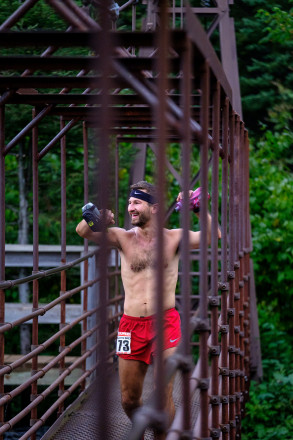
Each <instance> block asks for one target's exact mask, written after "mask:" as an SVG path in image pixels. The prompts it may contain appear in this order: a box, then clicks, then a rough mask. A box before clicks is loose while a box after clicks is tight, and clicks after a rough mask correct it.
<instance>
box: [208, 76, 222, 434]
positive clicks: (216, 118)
mask: <svg viewBox="0 0 293 440" xmlns="http://www.w3.org/2000/svg"><path fill="white" fill-rule="evenodd" d="M220 96H221V89H220V83H219V81H217V82H216V84H215V86H214V90H213V141H214V142H213V159H212V232H211V233H212V237H211V238H212V240H211V252H212V255H211V272H212V277H211V287H212V292H211V294H212V298H211V303H210V304H211V344H212V347H211V356H212V359H211V369H212V371H211V393H212V398H211V402H212V428H214V429H215V430H217V429H219V399H218V395H219V371H218V368H219V355H220V346H219V342H218V307H219V302H218V299H219V297H218V210H219V142H220Z"/></svg>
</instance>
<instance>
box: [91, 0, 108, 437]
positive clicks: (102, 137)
mask: <svg viewBox="0 0 293 440" xmlns="http://www.w3.org/2000/svg"><path fill="white" fill-rule="evenodd" d="M109 6H110V2H109V1H108V0H107V1H104V2H102V3H101V5H100V10H99V12H100V24H101V38H100V40H99V41H98V42H97V51H98V55H99V58H100V60H102V62H101V63H100V64H99V66H97V67H98V69H99V70H100V72H101V76H100V89H101V107H100V114H99V119H98V121H97V128H98V139H97V142H98V145H96V153H97V154H96V170H98V175H97V176H96V179H95V185H97V187H96V188H97V190H98V195H99V203H100V206H101V208H102V209H103V211H102V218H101V229H102V234H101V241H100V252H99V256H98V270H99V273H100V286H99V292H100V295H99V309H98V312H97V323H98V325H99V327H98V333H97V341H98V348H97V355H98V366H97V371H96V380H97V390H98V391H97V409H98V411H97V420H98V427H99V429H100V430H101V432H102V433H103V437H104V439H105V440H107V439H108V438H109V429H108V426H109V415H108V412H107V398H108V395H109V385H110V384H109V377H108V373H107V354H108V347H107V344H106V341H107V335H108V331H107V328H108V321H107V302H108V278H107V274H108V249H107V248H108V239H107V224H106V208H107V207H108V200H109V183H110V180H109V169H110V167H109V164H110V158H109V149H110V139H109V135H110V126H111V112H110V106H109V104H110V101H109V93H110V88H111V87H110V85H111V84H110V71H111V65H110V64H111V58H110V57H111V54H112V49H111V39H110V37H109V31H110V29H111V23H110V19H109ZM97 293H98V286H96V292H95V294H97Z"/></svg>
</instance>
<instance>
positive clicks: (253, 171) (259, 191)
mask: <svg viewBox="0 0 293 440" xmlns="http://www.w3.org/2000/svg"><path fill="white" fill-rule="evenodd" d="M264 129H265V127H264ZM292 140H293V136H292V133H291V132H289V131H288V130H287V129H286V128H284V129H283V130H282V131H278V132H272V131H270V130H266V131H264V132H263V135H262V137H261V138H260V140H259V141H258V142H257V141H255V140H254V141H253V142H252V144H256V146H255V147H252V149H251V159H250V207H251V224H252V234H253V248H254V250H253V260H254V267H255V272H256V277H257V293H258V298H259V299H260V300H261V301H265V303H266V304H269V303H271V302H272V301H274V300H275V301H276V302H275V305H276V308H277V311H278V312H280V313H282V315H283V319H284V323H285V325H286V326H287V327H289V328H290V329H291V330H293V326H292V323H291V320H290V319H289V317H290V313H291V312H290V309H291V307H292V305H293V288H292V283H291V281H292V278H293V269H292V267H293V220H292V200H293V184H292V183H293V179H292V173H291V170H290V166H291V164H292V153H290V146H291V145H292ZM290 154H291V155H290ZM286 318H287V319H286Z"/></svg>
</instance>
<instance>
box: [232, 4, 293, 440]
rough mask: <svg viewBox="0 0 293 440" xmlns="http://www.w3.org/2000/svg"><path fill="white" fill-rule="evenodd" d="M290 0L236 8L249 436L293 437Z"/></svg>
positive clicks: (272, 439)
mask: <svg viewBox="0 0 293 440" xmlns="http://www.w3.org/2000/svg"><path fill="white" fill-rule="evenodd" d="M292 3H293V2H292V0H290V1H289V2H287V1H286V2H283V1H275V2H265V1H263V0H245V1H242V2H240V7H239V10H237V8H235V14H236V17H237V15H238V18H237V19H236V29H237V31H238V42H239V45H238V54H239V55H240V56H239V66H240V75H241V88H242V97H243V109H244V120H245V121H246V125H247V127H248V129H249V130H250V133H252V135H251V139H250V144H251V159H250V209H251V224H252V235H253V236H252V238H253V254H252V258H253V260H254V268H255V278H256V290H257V296H258V314H259V324H260V333H261V342H262V357H263V371H264V377H263V382H262V383H261V384H256V383H252V387H251V390H250V400H249V401H248V403H247V405H246V417H245V418H244V421H243V436H242V438H243V439H244V440H257V439H262V440H279V439H282V440H291V439H292V438H293V416H292V414H293V403H292V402H293V393H292V390H293V386H292V385H293V369H292V357H293V351H292V341H293V325H292V318H291V314H292V312H291V310H292V306H293V288H292V279H293V269H292V267H293V264H292V263H293V220H292V200H293V179H292V166H293V155H292V153H293V152H292V143H293V134H292V128H293V127H292V110H293V93H292V80H293V72H292V63H291V59H292V47H293V38H292V34H293V8H292Z"/></svg>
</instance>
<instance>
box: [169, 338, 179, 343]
mask: <svg viewBox="0 0 293 440" xmlns="http://www.w3.org/2000/svg"><path fill="white" fill-rule="evenodd" d="M178 339H179V338H176V339H170V342H175V341H178Z"/></svg>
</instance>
